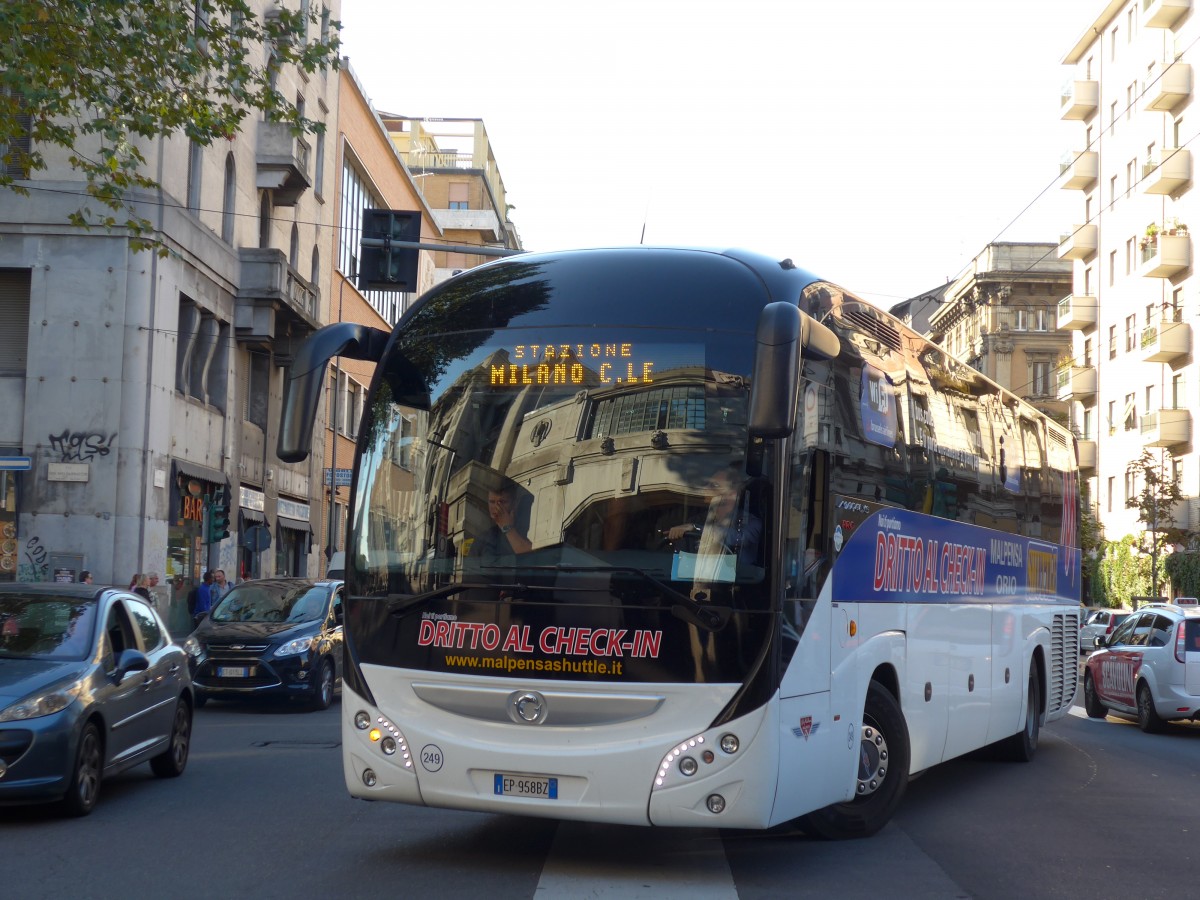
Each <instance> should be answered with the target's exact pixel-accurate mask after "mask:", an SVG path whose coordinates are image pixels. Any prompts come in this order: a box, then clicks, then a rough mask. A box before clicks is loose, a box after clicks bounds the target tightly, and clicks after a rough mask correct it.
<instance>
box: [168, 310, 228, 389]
mask: <svg viewBox="0 0 1200 900" xmlns="http://www.w3.org/2000/svg"><path fill="white" fill-rule="evenodd" d="M176 331H177V334H178V343H177V345H176V351H175V353H176V356H175V390H176V391H177V392H178V393H180V394H182V395H183V396H185V397H191V398H193V399H195V400H198V401H200V402H201V403H203V404H205V405H208V406H212V407H214V408H216V409H218V410H220V411H221V412H224V411H225V394H226V390H227V388H228V383H229V372H228V369H229V366H228V360H229V349H228V348H229V326H228V324H226V323H224V322H221V321H220V320H219V319H217V318H216V317H215V316H214V315H213V314H212V313H211V312H209V311H208V310H206V309H203V308H201V307H200V306H198V305H197V304H196V302H195V301H194V300H192V299H191V298H190V297H187V296H185V295H183V294H180V296H179V319H178V324H177V327H176Z"/></svg>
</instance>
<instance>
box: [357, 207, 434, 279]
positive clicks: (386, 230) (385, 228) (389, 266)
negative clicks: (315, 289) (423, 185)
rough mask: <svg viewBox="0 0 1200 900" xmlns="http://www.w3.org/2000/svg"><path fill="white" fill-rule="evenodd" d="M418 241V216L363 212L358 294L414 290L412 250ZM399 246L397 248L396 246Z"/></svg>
mask: <svg viewBox="0 0 1200 900" xmlns="http://www.w3.org/2000/svg"><path fill="white" fill-rule="evenodd" d="M420 240H421V214H420V213H419V212H405V211H404V210H398V209H364V210H363V224H362V245H361V247H360V248H359V256H358V260H359V262H358V289H359V290H360V291H409V292H412V291H415V290H416V289H417V259H418V255H419V253H420V251H419V250H418V249H417V248H416V247H408V246H403V245H404V244H417V243H419V242H420ZM397 245H400V246H397Z"/></svg>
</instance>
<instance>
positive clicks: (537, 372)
mask: <svg viewBox="0 0 1200 900" xmlns="http://www.w3.org/2000/svg"><path fill="white" fill-rule="evenodd" d="M509 359H511V360H512V362H509V363H491V364H489V369H490V374H491V384H492V385H494V386H496V387H510V386H511V387H520V386H523V385H527V384H550V385H557V384H577V385H583V384H653V383H654V368H655V365H656V362H655V360H653V359H647V358H646V355H645V354H643V353H638V352H637V351H636V350H635V349H634V345H633V344H631V343H617V344H611V343H609V344H600V343H591V344H517V345H516V346H514V347H513V348H512V352H511V354H510V356H509Z"/></svg>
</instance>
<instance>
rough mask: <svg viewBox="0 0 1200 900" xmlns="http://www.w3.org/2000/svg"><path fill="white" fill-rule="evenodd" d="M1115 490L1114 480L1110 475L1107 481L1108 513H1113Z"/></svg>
mask: <svg viewBox="0 0 1200 900" xmlns="http://www.w3.org/2000/svg"><path fill="white" fill-rule="evenodd" d="M1115 490H1116V479H1115V478H1113V477H1112V476H1111V475H1110V476H1109V479H1108V512H1112V511H1113V492H1114V491H1115Z"/></svg>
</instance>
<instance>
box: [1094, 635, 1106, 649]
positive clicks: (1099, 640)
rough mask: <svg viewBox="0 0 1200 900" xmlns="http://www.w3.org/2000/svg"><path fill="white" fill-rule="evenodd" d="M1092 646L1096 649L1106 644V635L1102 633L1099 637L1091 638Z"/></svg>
mask: <svg viewBox="0 0 1200 900" xmlns="http://www.w3.org/2000/svg"><path fill="white" fill-rule="evenodd" d="M1092 646H1093V647H1094V648H1096V649H1099V648H1100V647H1107V646H1108V635H1106V634H1102V635H1100V636H1099V637H1096V638H1093V639H1092Z"/></svg>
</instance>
